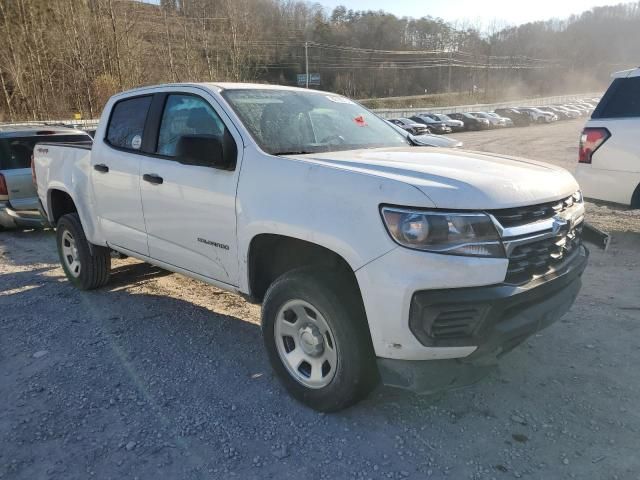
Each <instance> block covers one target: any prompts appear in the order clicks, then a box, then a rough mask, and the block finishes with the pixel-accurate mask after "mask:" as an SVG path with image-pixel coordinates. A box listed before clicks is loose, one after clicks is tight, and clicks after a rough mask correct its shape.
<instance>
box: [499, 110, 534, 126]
mask: <svg viewBox="0 0 640 480" xmlns="http://www.w3.org/2000/svg"><path fill="white" fill-rule="evenodd" d="M495 112H496V113H497V114H498V115H500V116H501V117H504V118H510V119H511V121H512V122H513V123H514V125H516V126H519V127H526V126H528V125H531V116H530V115H529V114H528V113H525V112H521V111H520V110H518V109H517V108H496V110H495Z"/></svg>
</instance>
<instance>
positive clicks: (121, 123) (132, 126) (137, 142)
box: [107, 95, 151, 150]
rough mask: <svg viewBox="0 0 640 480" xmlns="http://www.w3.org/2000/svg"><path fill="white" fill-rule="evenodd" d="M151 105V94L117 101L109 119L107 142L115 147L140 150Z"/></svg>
mask: <svg viewBox="0 0 640 480" xmlns="http://www.w3.org/2000/svg"><path fill="white" fill-rule="evenodd" d="M150 105H151V96H150V95H147V96H145V97H134V98H128V99H126V100H120V101H119V102H118V103H116V104H115V105H114V106H113V111H112V112H111V118H110V119H109V127H108V128H107V142H109V144H111V145H113V146H114V147H119V148H128V149H131V150H139V149H140V147H141V146H142V133H143V132H144V123H145V121H146V119H147V112H148V111H149V106H150Z"/></svg>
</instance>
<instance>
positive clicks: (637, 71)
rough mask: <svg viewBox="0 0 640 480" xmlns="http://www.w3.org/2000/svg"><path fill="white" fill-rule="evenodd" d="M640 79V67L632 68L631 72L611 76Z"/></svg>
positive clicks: (622, 71)
mask: <svg viewBox="0 0 640 480" xmlns="http://www.w3.org/2000/svg"><path fill="white" fill-rule="evenodd" d="M631 77H640V67H637V68H630V69H629V70H621V71H619V72H614V73H612V74H611V78H631Z"/></svg>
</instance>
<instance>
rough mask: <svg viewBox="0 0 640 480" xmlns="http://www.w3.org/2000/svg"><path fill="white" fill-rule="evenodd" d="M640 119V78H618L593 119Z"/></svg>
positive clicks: (594, 113)
mask: <svg viewBox="0 0 640 480" xmlns="http://www.w3.org/2000/svg"><path fill="white" fill-rule="evenodd" d="M625 117H640V77H631V78H616V79H615V80H614V81H613V83H611V86H610V87H609V90H607V93H606V94H605V96H604V97H603V98H602V101H601V102H600V104H599V105H598V107H597V108H596V110H595V111H594V112H593V115H592V116H591V118H625Z"/></svg>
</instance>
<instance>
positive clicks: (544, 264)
mask: <svg viewBox="0 0 640 480" xmlns="http://www.w3.org/2000/svg"><path fill="white" fill-rule="evenodd" d="M581 240H582V223H580V224H578V225H576V226H573V227H572V228H570V229H568V230H565V231H564V232H560V233H558V235H556V236H554V237H551V238H546V239H544V240H539V241H536V242H531V243H526V244H523V245H519V246H516V247H515V248H514V249H513V250H512V252H511V254H510V255H509V267H508V269H507V277H506V279H505V281H506V282H507V283H512V284H521V283H525V282H528V281H529V280H531V279H532V278H534V277H536V276H541V275H545V274H547V273H550V272H552V271H553V270H555V269H556V268H557V267H558V266H559V265H560V264H562V263H563V262H565V261H568V260H570V259H571V258H573V256H574V255H575V254H577V252H578V248H579V246H580V244H581V243H582V242H581Z"/></svg>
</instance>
